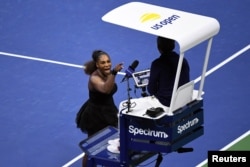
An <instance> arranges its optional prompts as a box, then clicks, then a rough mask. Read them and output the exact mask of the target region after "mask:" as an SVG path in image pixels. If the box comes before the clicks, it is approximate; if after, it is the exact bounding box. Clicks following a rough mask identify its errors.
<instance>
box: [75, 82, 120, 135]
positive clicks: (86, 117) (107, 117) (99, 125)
mask: <svg viewBox="0 0 250 167" xmlns="http://www.w3.org/2000/svg"><path fill="white" fill-rule="evenodd" d="M116 91H117V85H116V84H115V85H114V87H113V89H112V91H111V93H109V94H104V93H101V92H98V91H89V99H88V100H87V101H86V102H85V103H84V104H83V105H82V107H81V109H80V111H79V112H78V114H77V117H78V127H79V128H80V129H81V130H82V132H84V133H88V135H89V136H91V135H93V134H95V133H96V132H98V131H100V130H102V129H103V128H105V127H107V126H114V127H117V125H118V115H117V114H118V108H117V107H116V105H115V103H114V99H113V95H114V93H115V92H116Z"/></svg>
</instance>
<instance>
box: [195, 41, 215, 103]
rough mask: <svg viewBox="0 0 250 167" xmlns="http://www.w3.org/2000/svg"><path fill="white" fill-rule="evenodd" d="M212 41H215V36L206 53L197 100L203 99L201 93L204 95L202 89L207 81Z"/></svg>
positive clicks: (209, 42)
mask: <svg viewBox="0 0 250 167" xmlns="http://www.w3.org/2000/svg"><path fill="white" fill-rule="evenodd" d="M212 41H213V38H210V39H209V40H208V44H207V50H206V55H205V60H204V65H203V70H202V75H201V81H200V88H199V92H198V97H197V100H201V99H202V97H201V95H202V91H203V87H204V83H205V77H206V71H207V66H208V60H209V56H210V51H211V46H212Z"/></svg>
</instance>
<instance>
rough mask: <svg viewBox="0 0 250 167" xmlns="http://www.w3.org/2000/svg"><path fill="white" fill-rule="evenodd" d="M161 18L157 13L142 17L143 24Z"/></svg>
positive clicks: (146, 14)
mask: <svg viewBox="0 0 250 167" xmlns="http://www.w3.org/2000/svg"><path fill="white" fill-rule="evenodd" d="M159 18H161V16H160V15H159V14H157V13H145V14H144V15H142V16H141V19H140V20H141V22H142V23H144V22H147V21H153V20H157V19H159Z"/></svg>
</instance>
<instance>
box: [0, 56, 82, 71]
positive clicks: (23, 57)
mask: <svg viewBox="0 0 250 167" xmlns="http://www.w3.org/2000/svg"><path fill="white" fill-rule="evenodd" d="M0 55H5V56H10V57H17V58H22V59H28V60H35V61H41V62H46V63H53V64H60V65H64V66H70V67H77V68H84V67H83V66H81V65H76V64H70V63H65V62H60V61H54V60H49V59H42V58H36V57H31V56H24V55H18V54H13V53H7V52H0Z"/></svg>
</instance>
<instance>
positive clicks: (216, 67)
mask: <svg viewBox="0 0 250 167" xmlns="http://www.w3.org/2000/svg"><path fill="white" fill-rule="evenodd" d="M248 49H250V45H247V46H246V47H244V48H243V49H241V50H239V51H238V52H236V53H235V54H233V55H232V56H230V57H229V58H227V59H226V60H224V61H223V62H221V63H220V64H218V65H216V66H215V67H213V68H212V69H210V70H209V71H207V72H206V74H205V76H208V75H210V74H212V73H213V72H215V71H216V70H218V69H219V68H221V67H222V66H224V65H225V64H227V63H229V62H230V61H232V60H233V59H235V58H236V57H238V56H239V55H241V54H242V53H244V52H246V51H247V50H248ZM200 80H201V76H200V77H198V78H196V79H195V80H194V83H197V82H199V81H200Z"/></svg>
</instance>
